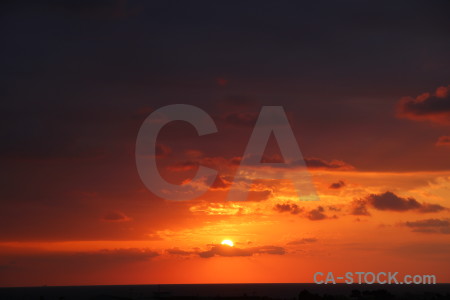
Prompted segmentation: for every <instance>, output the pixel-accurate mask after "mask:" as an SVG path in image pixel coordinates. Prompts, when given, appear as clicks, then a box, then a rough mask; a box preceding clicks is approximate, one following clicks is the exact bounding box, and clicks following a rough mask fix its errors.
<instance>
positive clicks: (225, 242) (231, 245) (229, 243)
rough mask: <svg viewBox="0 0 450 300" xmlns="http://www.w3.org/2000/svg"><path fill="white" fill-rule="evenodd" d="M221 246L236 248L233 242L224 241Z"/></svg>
mask: <svg viewBox="0 0 450 300" xmlns="http://www.w3.org/2000/svg"><path fill="white" fill-rule="evenodd" d="M221 244H222V245H227V246H230V247H233V246H234V243H233V241H232V240H223V241H222V243H221Z"/></svg>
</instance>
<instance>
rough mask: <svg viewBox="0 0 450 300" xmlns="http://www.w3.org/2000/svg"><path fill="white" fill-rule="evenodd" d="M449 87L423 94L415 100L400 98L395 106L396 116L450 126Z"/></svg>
mask: <svg viewBox="0 0 450 300" xmlns="http://www.w3.org/2000/svg"><path fill="white" fill-rule="evenodd" d="M449 90H450V85H449V86H442V87H439V88H437V89H436V91H435V92H434V93H433V94H430V93H425V94H422V95H419V96H417V97H416V98H412V97H405V98H402V99H401V100H400V101H399V103H398V106H397V116H398V117H400V118H406V119H410V120H418V121H431V122H435V123H440V124H447V125H449V124H450V92H449Z"/></svg>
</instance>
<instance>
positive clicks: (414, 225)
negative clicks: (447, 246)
mask: <svg viewBox="0 0 450 300" xmlns="http://www.w3.org/2000/svg"><path fill="white" fill-rule="evenodd" d="M404 225H405V226H406V227H409V228H411V229H412V231H414V232H421V233H442V234H450V220H449V219H442V220H441V219H425V220H419V221H413V222H405V223H404Z"/></svg>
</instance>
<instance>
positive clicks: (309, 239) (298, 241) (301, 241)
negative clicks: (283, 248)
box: [287, 238, 317, 245]
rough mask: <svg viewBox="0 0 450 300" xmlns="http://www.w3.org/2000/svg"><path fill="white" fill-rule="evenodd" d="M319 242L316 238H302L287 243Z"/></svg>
mask: <svg viewBox="0 0 450 300" xmlns="http://www.w3.org/2000/svg"><path fill="white" fill-rule="evenodd" d="M315 242H317V239H316V238H302V239H298V240H293V241H290V242H289V243H287V245H304V244H311V243H315Z"/></svg>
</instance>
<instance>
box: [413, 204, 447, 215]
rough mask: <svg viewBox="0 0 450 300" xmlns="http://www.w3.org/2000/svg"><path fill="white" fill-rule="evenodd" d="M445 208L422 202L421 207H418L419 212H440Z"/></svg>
mask: <svg viewBox="0 0 450 300" xmlns="http://www.w3.org/2000/svg"><path fill="white" fill-rule="evenodd" d="M446 209H447V208H445V207H443V206H442V205H439V204H430V203H423V204H422V205H421V207H420V208H419V212H421V213H434V212H440V211H443V210H446Z"/></svg>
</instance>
